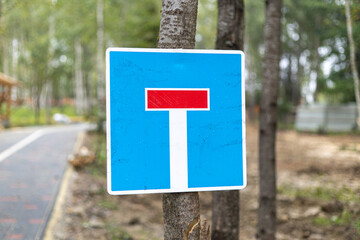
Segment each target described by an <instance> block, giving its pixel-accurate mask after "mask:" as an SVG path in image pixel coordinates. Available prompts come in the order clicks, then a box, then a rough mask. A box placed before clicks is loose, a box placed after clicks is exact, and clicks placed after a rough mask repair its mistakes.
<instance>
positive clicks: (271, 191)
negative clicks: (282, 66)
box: [257, 0, 282, 240]
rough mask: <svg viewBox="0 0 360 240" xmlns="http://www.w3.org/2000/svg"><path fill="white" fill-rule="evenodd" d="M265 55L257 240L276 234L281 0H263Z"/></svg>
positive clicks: (261, 101) (271, 239)
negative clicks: (264, 8)
mask: <svg viewBox="0 0 360 240" xmlns="http://www.w3.org/2000/svg"><path fill="white" fill-rule="evenodd" d="M265 3H266V19H265V32H264V36H265V55H264V65H263V73H264V74H263V76H264V79H263V83H262V88H261V100H260V130H259V178H260V180H259V184H260V193H259V210H258V226H257V239H261V240H273V239H275V233H276V155H275V143H276V126H277V116H276V115H277V114H276V113H277V97H278V86H279V62H280V48H281V41H280V35H281V6H282V1H281V0H266V1H265Z"/></svg>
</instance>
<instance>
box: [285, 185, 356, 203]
mask: <svg viewBox="0 0 360 240" xmlns="http://www.w3.org/2000/svg"><path fill="white" fill-rule="evenodd" d="M278 193H280V194H283V195H286V196H291V197H301V198H309V199H316V200H324V201H329V200H339V201H344V202H350V201H360V197H359V195H358V193H357V192H356V191H355V190H352V189H350V188H346V187H343V188H340V189H332V188H331V189H330V188H324V187H315V188H310V187H309V188H294V187H291V186H281V187H279V188H278Z"/></svg>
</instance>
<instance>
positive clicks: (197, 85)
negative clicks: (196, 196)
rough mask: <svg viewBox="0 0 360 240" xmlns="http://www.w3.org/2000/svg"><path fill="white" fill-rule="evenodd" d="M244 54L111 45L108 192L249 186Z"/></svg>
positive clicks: (108, 106) (219, 188)
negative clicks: (247, 180)
mask: <svg viewBox="0 0 360 240" xmlns="http://www.w3.org/2000/svg"><path fill="white" fill-rule="evenodd" d="M243 75H244V55H243V53H242V52H241V51H220V50H183V49H177V50H175V49H128V48H109V49H108V50H107V52H106V87H107V88H106V91H107V144H108V162H107V164H108V165H107V166H108V172H107V174H108V192H109V193H110V194H115V195H120V194H142V193H166V192H190V191H212V190H232V189H242V188H244V187H245V186H246V157H245V156H246V153H245V94H244V92H245V91H244V82H245V81H244V77H243Z"/></svg>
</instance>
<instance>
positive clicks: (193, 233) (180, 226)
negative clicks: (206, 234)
mask: <svg viewBox="0 0 360 240" xmlns="http://www.w3.org/2000/svg"><path fill="white" fill-rule="evenodd" d="M197 6H198V1H197V0H163V1H162V8H161V22H160V33H159V44H158V47H159V48H187V49H192V48H194V47H195V32H196V19H197ZM163 215H164V239H165V240H190V239H191V240H192V239H193V240H195V239H199V237H200V203H199V194H198V193H197V192H193V193H168V194H163Z"/></svg>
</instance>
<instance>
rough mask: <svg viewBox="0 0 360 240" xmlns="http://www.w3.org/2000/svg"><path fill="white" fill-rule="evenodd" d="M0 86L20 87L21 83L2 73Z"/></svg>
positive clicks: (0, 74)
mask: <svg viewBox="0 0 360 240" xmlns="http://www.w3.org/2000/svg"><path fill="white" fill-rule="evenodd" d="M0 85H6V86H19V85H20V83H19V82H18V81H16V80H15V79H13V78H12V77H9V76H8V75H5V74H4V73H1V72H0Z"/></svg>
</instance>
